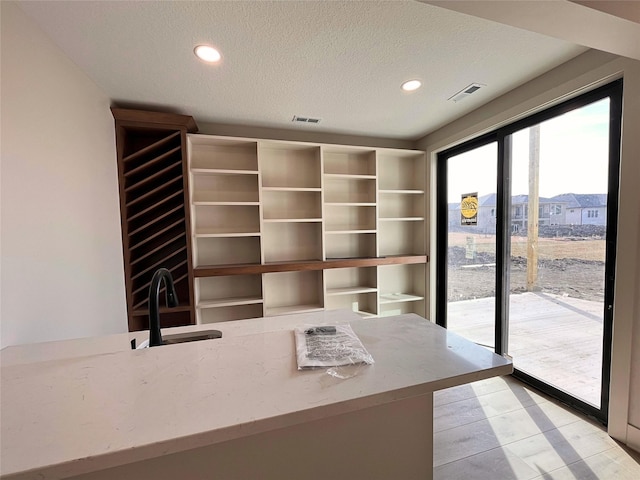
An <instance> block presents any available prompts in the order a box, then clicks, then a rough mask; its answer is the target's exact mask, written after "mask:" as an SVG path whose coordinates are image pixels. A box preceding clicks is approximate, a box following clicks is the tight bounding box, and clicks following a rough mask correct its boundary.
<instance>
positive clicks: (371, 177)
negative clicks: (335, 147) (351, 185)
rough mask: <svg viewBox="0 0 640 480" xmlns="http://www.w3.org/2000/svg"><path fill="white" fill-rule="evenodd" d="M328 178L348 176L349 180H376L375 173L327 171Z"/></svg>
mask: <svg viewBox="0 0 640 480" xmlns="http://www.w3.org/2000/svg"><path fill="white" fill-rule="evenodd" d="M324 176H325V177H326V178H346V179H349V180H375V179H376V178H377V177H376V176H375V175H352V174H350V173H325V174H324Z"/></svg>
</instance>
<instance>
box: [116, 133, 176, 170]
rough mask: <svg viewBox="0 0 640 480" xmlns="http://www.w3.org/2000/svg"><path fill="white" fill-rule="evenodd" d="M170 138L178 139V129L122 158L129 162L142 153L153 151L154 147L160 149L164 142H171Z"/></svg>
mask: <svg viewBox="0 0 640 480" xmlns="http://www.w3.org/2000/svg"><path fill="white" fill-rule="evenodd" d="M172 140H178V141H179V140H180V131H176V132H173V133H172V134H170V135H168V136H166V137H164V138H161V139H160V140H158V141H156V142H154V143H152V144H151V145H148V146H146V147H144V148H141V149H140V150H138V151H136V152H134V153H132V154H131V155H128V156H126V157H124V158H123V159H122V161H123V162H124V163H130V162H131V160H135V159H136V158H140V157H143V156H144V155H146V154H148V153H151V152H153V151H154V150H156V149H160V148H161V147H164V146H165V145H166V144H168V143H171V141H172Z"/></svg>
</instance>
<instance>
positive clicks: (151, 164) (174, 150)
mask: <svg viewBox="0 0 640 480" xmlns="http://www.w3.org/2000/svg"><path fill="white" fill-rule="evenodd" d="M180 148H181V147H180V146H177V147H175V148H172V149H171V150H168V151H166V152H165V153H163V154H161V155H158V156H157V157H155V158H153V159H152V160H149V161H148V162H146V163H143V164H142V165H139V166H137V167H136V168H132V169H131V170H129V171H127V172H126V173H125V174H124V176H125V178H126V177H131V176H132V175H135V174H137V173H141V172H144V171H147V172H153V171H155V169H154V168H153V167H154V166H155V165H156V164H158V163H160V162H162V161H163V160H166V159H167V158H169V157H171V156H172V155H174V154H176V153H178V152H180ZM175 163H176V162H174V163H173V164H172V165H174V164H175Z"/></svg>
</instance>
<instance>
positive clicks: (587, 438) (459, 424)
mask: <svg viewBox="0 0 640 480" xmlns="http://www.w3.org/2000/svg"><path fill="white" fill-rule="evenodd" d="M434 479H435V480H457V479H460V480H476V479H477V480H515V479H518V480H520V479H523V480H524V479H527V480H531V479H541V480H638V479H640V454H638V453H636V452H633V451H632V450H629V449H626V448H623V447H622V446H621V445H620V444H618V443H617V442H616V441H614V440H613V439H612V438H610V437H609V436H608V435H607V433H606V431H605V430H604V428H603V427H601V426H600V425H598V424H596V423H593V422H591V421H589V420H588V419H586V417H584V416H582V415H580V414H577V413H575V412H573V411H572V410H570V409H568V408H566V407H564V406H562V405H560V404H559V403H557V402H555V401H554V400H552V399H550V398H548V397H546V396H544V395H542V394H540V393H537V392H536V391H535V390H533V389H531V388H530V387H527V386H525V385H523V384H522V383H520V382H519V381H517V380H515V379H514V378H512V377H510V376H507V377H497V378H492V379H489V380H483V381H481V382H476V383H472V384H469V385H462V386H459V387H454V388H450V389H447V390H443V391H440V392H436V393H435V395H434Z"/></svg>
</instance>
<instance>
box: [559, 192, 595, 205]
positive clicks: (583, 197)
mask: <svg viewBox="0 0 640 480" xmlns="http://www.w3.org/2000/svg"><path fill="white" fill-rule="evenodd" d="M552 200H553V201H555V202H563V203H567V206H568V207H573V208H593V207H606V206H607V194H606V193H563V194H561V195H556V196H555V197H552Z"/></svg>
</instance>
